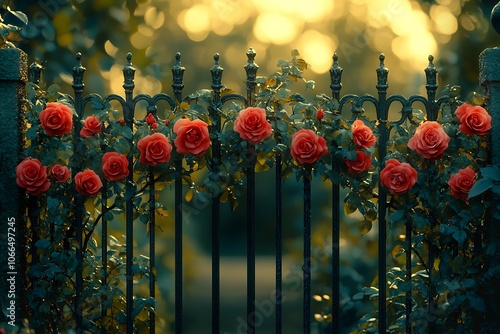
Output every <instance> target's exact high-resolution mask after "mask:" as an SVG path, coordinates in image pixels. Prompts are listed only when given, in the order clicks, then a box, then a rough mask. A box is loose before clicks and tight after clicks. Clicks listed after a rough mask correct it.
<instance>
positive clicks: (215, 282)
mask: <svg viewBox="0 0 500 334" xmlns="http://www.w3.org/2000/svg"><path fill="white" fill-rule="evenodd" d="M222 71H223V68H222V67H220V65H219V54H218V53H216V54H215V55H214V65H213V67H212V68H211V69H210V72H211V73H212V85H211V87H212V92H213V98H212V104H213V105H212V106H211V107H210V113H211V116H212V119H213V123H214V124H213V125H212V126H211V130H212V131H211V134H212V166H211V167H212V171H213V172H214V173H218V172H219V163H220V142H219V139H218V138H217V134H218V132H219V131H220V129H221V128H220V115H219V110H220V108H221V107H222V102H221V97H220V95H221V89H222V88H223V87H224V86H223V85H222V82H221V80H222ZM219 332H220V196H215V197H214V198H213V199H212V333H214V334H215V333H219Z"/></svg>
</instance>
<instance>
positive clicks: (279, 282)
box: [276, 152, 283, 334]
mask: <svg viewBox="0 0 500 334" xmlns="http://www.w3.org/2000/svg"><path fill="white" fill-rule="evenodd" d="M281 168H282V160H281V153H280V152H277V153H276V334H281V333H282V331H283V330H282V323H283V320H282V311H283V304H282V298H283V292H282V287H283V278H282V275H283V266H282V258H283V255H282V249H281V243H282V239H283V236H282V226H283V198H282V194H283V191H282V184H283V181H282V175H281Z"/></svg>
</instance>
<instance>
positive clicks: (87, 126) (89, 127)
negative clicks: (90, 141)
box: [80, 115, 102, 138]
mask: <svg viewBox="0 0 500 334" xmlns="http://www.w3.org/2000/svg"><path fill="white" fill-rule="evenodd" d="M101 129H102V123H101V122H99V120H98V119H97V117H95V116H94V115H92V116H89V117H87V118H86V119H85V122H83V128H82V129H81V130H80V137H82V138H89V137H92V136H94V135H96V134H98V133H99V132H101Z"/></svg>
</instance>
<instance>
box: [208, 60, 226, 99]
mask: <svg viewBox="0 0 500 334" xmlns="http://www.w3.org/2000/svg"><path fill="white" fill-rule="evenodd" d="M223 70H224V69H223V68H222V67H221V66H220V65H219V54H218V53H216V54H214V66H213V67H212V69H211V70H210V72H211V73H212V89H213V90H214V91H216V92H219V93H220V90H221V89H222V88H223V87H224V85H223V84H222V71H223Z"/></svg>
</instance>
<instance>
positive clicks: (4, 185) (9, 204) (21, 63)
mask: <svg viewBox="0 0 500 334" xmlns="http://www.w3.org/2000/svg"><path fill="white" fill-rule="evenodd" d="M27 58H28V57H27V55H26V54H25V53H24V52H23V51H21V50H19V49H16V48H5V49H0V120H1V125H0V169H1V172H0V259H1V261H0V265H1V268H0V305H1V307H2V311H5V309H6V308H8V307H9V306H10V305H11V304H13V303H14V304H15V307H16V311H13V312H14V314H15V322H16V323H19V322H21V321H22V316H21V307H22V305H21V304H22V303H21V300H22V298H21V292H22V291H23V286H22V282H23V277H24V272H23V270H22V269H21V268H22V267H24V266H23V263H24V262H25V260H24V251H23V247H22V244H23V242H24V241H23V235H24V222H23V220H22V219H21V215H20V214H19V213H20V210H21V208H22V206H23V203H22V200H21V196H20V195H21V191H20V190H19V187H18V186H17V184H16V172H15V168H16V166H17V164H18V163H19V158H20V155H21V151H22V148H23V139H22V138H23V137H22V133H23V128H24V120H23V106H22V102H21V100H22V99H24V98H25V84H26V82H27V80H28V63H27ZM9 228H10V229H9ZM9 232H10V233H11V234H10V235H9ZM12 233H14V234H15V237H14V238H13V239H11V240H12V241H13V242H12V243H10V245H9V242H8V237H9V236H12ZM10 246H15V248H16V251H15V255H16V256H15V257H16V261H15V265H13V266H12V267H10V265H11V260H12V258H10V259H9V257H10V255H11V254H9V247H10ZM14 272H15V273H17V274H16V275H12V274H11V273H14ZM12 276H15V279H11V280H10V281H8V280H7V278H11V277H12ZM12 283H14V286H15V292H14V295H12V294H9V292H12ZM12 296H15V298H11V297H12ZM13 312H11V311H9V312H8V313H7V315H9V314H11V313H13ZM0 314H1V316H0V317H1V319H0V321H2V322H3V321H6V322H10V321H11V320H12V318H13V317H9V318H7V319H5V315H4V312H0Z"/></svg>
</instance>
